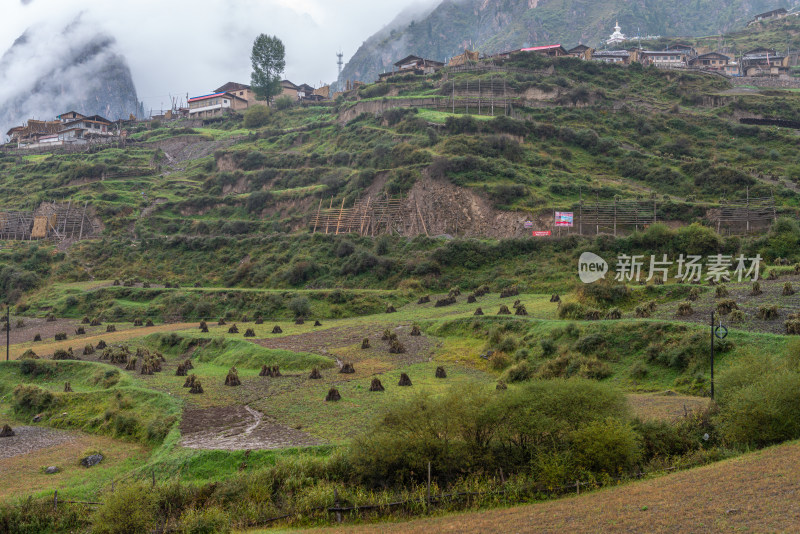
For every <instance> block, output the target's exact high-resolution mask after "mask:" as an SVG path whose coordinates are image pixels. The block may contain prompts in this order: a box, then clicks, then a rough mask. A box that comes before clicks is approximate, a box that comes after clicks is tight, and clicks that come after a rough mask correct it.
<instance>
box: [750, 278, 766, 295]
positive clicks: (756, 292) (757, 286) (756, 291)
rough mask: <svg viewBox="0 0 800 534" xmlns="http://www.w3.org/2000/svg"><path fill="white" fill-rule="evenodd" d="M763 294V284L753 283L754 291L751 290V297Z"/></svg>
mask: <svg viewBox="0 0 800 534" xmlns="http://www.w3.org/2000/svg"><path fill="white" fill-rule="evenodd" d="M761 293H763V291H761V284H759V283H758V282H753V289H751V290H750V295H752V296H754V297H756V296H758V295H760V294H761Z"/></svg>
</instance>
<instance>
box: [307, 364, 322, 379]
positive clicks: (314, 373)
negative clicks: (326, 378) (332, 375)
mask: <svg viewBox="0 0 800 534" xmlns="http://www.w3.org/2000/svg"><path fill="white" fill-rule="evenodd" d="M308 378H310V379H311V380H320V379H321V378H322V373H320V372H319V369H317V368H316V367H314V368H313V369H312V370H311V374H310V375H309V376H308Z"/></svg>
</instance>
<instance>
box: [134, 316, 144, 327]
mask: <svg viewBox="0 0 800 534" xmlns="http://www.w3.org/2000/svg"><path fill="white" fill-rule="evenodd" d="M143 324H144V323H143V322H142V320H141V319H139V318H138V317H137V318H136V319H134V320H133V326H142V325H143Z"/></svg>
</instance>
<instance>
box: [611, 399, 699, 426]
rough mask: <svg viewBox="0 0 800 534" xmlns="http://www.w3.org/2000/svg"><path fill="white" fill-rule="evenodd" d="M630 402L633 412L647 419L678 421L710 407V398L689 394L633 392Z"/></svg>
mask: <svg viewBox="0 0 800 534" xmlns="http://www.w3.org/2000/svg"><path fill="white" fill-rule="evenodd" d="M627 397H628V404H629V405H630V406H631V408H632V409H633V413H634V414H635V415H636V416H637V417H639V418H641V419H642V420H645V421H677V420H678V419H680V418H682V417H684V416H685V415H687V414H690V413H692V412H697V411H700V410H703V409H705V408H707V407H708V404H709V401H710V399H708V398H704V397H692V396H689V395H677V394H673V395H665V394H663V393H656V394H638V393H631V394H629V395H628V396H627Z"/></svg>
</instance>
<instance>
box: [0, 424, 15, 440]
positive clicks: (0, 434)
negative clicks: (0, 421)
mask: <svg viewBox="0 0 800 534" xmlns="http://www.w3.org/2000/svg"><path fill="white" fill-rule="evenodd" d="M12 436H14V431H13V430H12V429H11V427H10V426H8V425H3V429H2V430H0V438H10V437H12Z"/></svg>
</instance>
